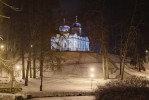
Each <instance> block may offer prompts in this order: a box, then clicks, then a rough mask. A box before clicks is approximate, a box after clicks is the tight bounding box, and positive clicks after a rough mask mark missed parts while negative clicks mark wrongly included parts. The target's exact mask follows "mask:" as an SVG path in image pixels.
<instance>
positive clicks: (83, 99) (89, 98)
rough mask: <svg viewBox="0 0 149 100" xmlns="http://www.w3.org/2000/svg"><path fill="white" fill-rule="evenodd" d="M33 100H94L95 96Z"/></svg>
mask: <svg viewBox="0 0 149 100" xmlns="http://www.w3.org/2000/svg"><path fill="white" fill-rule="evenodd" d="M32 100H94V97H93V96H74V97H50V98H35V99H32Z"/></svg>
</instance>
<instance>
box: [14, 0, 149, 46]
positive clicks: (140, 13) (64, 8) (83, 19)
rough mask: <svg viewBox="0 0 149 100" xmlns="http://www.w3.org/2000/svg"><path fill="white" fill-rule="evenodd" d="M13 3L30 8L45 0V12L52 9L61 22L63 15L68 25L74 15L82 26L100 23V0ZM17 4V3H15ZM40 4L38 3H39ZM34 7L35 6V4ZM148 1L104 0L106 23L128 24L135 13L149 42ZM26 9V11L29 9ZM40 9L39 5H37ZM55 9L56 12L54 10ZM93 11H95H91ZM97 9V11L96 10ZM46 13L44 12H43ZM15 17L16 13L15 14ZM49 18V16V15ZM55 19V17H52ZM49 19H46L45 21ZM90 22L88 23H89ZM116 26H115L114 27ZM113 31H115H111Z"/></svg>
mask: <svg viewBox="0 0 149 100" xmlns="http://www.w3.org/2000/svg"><path fill="white" fill-rule="evenodd" d="M15 1H16V2H15V4H16V3H17V2H20V5H24V4H26V5H29V3H30V5H31V6H30V8H29V9H32V5H35V4H36V2H37V1H38V2H39V3H40V2H45V3H46V6H45V7H49V9H47V11H46V12H47V13H49V16H51V15H53V14H52V13H51V12H50V11H49V10H53V11H54V13H55V14H54V15H53V17H54V18H58V19H60V21H61V22H62V20H63V17H65V18H66V22H68V24H69V25H72V23H73V22H74V20H75V16H78V20H79V22H80V23H81V24H82V26H83V27H86V26H87V23H88V22H89V21H90V22H92V23H94V24H98V22H99V23H100V20H98V17H99V18H100V14H99V13H98V11H100V10H101V4H100V3H101V2H99V1H101V0H54V1H52V0H15ZM135 1H138V2H137V9H136V13H133V12H134V5H135V4H136V3H135ZM17 5H18V6H20V5H19V3H17ZM39 5H40V4H39ZM35 8H36V6H35ZM148 8H149V3H148V0H105V5H104V20H105V21H106V22H107V25H108V26H110V27H112V28H113V26H114V25H117V24H119V23H122V24H124V25H130V19H131V17H132V15H135V21H134V23H135V24H137V23H140V22H141V23H142V26H141V27H142V28H141V30H142V36H143V38H144V39H145V42H144V43H145V44H149V39H148V37H149V35H148V29H149V14H148V12H149V10H148ZM29 9H28V11H29ZM38 9H40V6H39V7H38ZM55 9H59V10H60V11H57V10H55ZM24 10H25V11H26V6H24V8H23V12H22V13H24V12H25V11H24ZM55 11H56V12H55ZM92 11H95V12H92ZM96 11H97V12H96ZM45 15H46V14H45ZM15 17H16V19H18V18H17V15H15ZM49 19H50V17H49ZM54 20H55V19H54ZM48 21H49V23H50V20H47V22H48ZM89 24H90V23H89ZM114 28H117V27H114ZM112 33H115V32H112Z"/></svg>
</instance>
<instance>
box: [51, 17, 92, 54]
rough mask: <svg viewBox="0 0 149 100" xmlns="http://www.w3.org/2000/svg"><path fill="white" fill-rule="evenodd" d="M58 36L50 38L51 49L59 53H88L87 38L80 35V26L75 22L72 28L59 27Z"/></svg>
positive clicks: (66, 26)
mask: <svg viewBox="0 0 149 100" xmlns="http://www.w3.org/2000/svg"><path fill="white" fill-rule="evenodd" d="M59 31H60V34H56V36H53V37H52V38H51V49H52V50H60V51H89V50H90V48H89V38H88V37H87V36H84V35H83V34H82V28H81V24H80V23H79V22H78V21H77V16H76V21H75V23H73V24H72V27H70V26H68V25H66V24H65V19H64V25H63V26H59Z"/></svg>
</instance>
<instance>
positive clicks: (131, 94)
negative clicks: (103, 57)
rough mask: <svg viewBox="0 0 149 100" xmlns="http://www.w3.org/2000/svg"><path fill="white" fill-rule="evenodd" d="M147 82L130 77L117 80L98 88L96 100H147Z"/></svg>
mask: <svg viewBox="0 0 149 100" xmlns="http://www.w3.org/2000/svg"><path fill="white" fill-rule="evenodd" d="M148 94H149V88H148V80H146V78H143V77H136V76H131V77H129V78H127V79H126V80H123V81H122V80H117V81H111V82H109V83H107V84H106V85H105V86H102V87H101V86H98V88H97V90H96V91H95V98H96V100H149V95H148Z"/></svg>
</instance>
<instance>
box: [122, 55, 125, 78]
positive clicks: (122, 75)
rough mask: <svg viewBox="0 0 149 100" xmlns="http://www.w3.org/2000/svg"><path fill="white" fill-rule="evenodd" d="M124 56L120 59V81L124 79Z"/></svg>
mask: <svg viewBox="0 0 149 100" xmlns="http://www.w3.org/2000/svg"><path fill="white" fill-rule="evenodd" d="M124 63H125V56H124V57H122V62H121V80H123V79H124V67H125V64H124Z"/></svg>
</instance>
